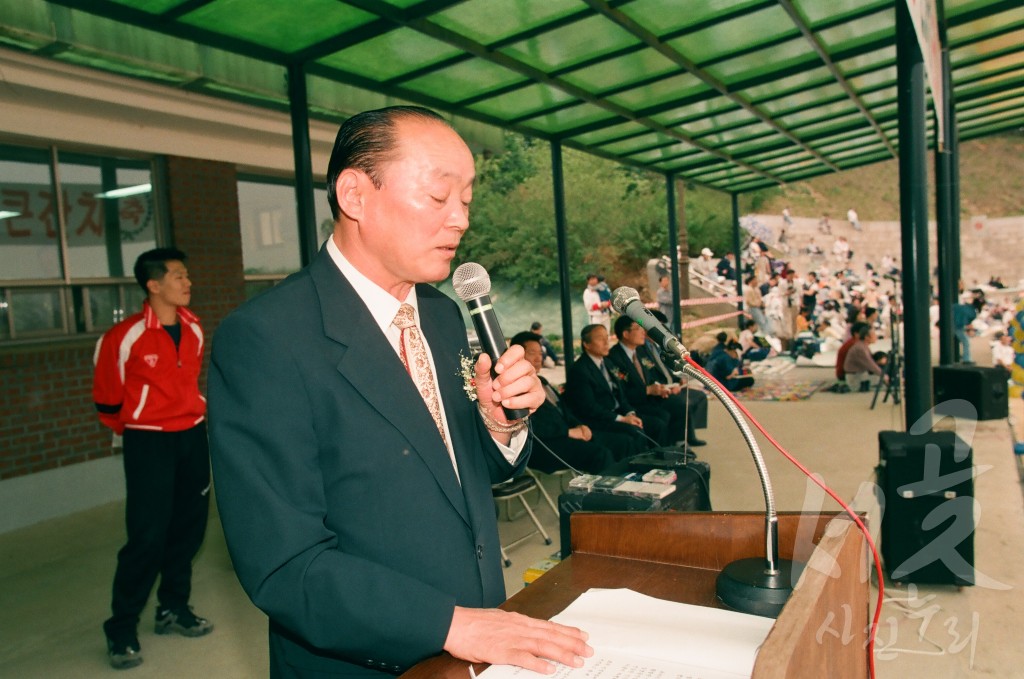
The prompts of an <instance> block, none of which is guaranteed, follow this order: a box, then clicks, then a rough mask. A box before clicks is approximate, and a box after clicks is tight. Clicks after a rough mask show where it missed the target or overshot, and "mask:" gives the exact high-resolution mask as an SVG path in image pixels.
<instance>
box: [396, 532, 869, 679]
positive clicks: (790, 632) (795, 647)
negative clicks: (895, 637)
mask: <svg viewBox="0 0 1024 679" xmlns="http://www.w3.org/2000/svg"><path fill="white" fill-rule="evenodd" d="M572 549H573V553H572V556H570V557H569V558H567V559H566V560H565V561H562V562H561V563H559V564H558V565H557V566H555V567H554V568H552V569H551V570H550V571H548V572H547V573H545V574H544V575H543V576H541V577H540V578H539V579H538V580H536V581H534V582H533V583H531V584H530V585H529V586H528V587H526V588H525V589H523V590H522V591H521V592H519V593H518V594H516V595H515V596H513V597H512V598H511V599H509V600H508V601H506V602H505V603H504V604H503V605H502V608H504V609H506V610H510V611H517V612H519V613H523V614H525V615H529V616H532V617H535V618H542V619H547V618H550V617H552V616H553V615H555V614H557V613H559V612H561V611H562V610H563V609H564V608H565V607H566V606H568V605H569V604H570V603H572V602H573V601H574V600H575V599H576V597H578V596H579V595H580V594H582V593H583V592H585V591H587V590H588V589H590V588H591V587H602V588H617V587H624V588H628V589H632V590H634V591H636V592H640V593H641V594H647V595H649V596H653V597H657V598H660V599H666V600H670V601H678V602H682V603H688V604H695V605H698V606H710V607H715V608H723V607H724V606H723V605H722V603H721V602H719V601H718V600H717V599H716V598H715V578H716V577H718V573H719V571H721V570H722V568H723V567H725V566H726V564H728V563H731V562H732V561H735V560H737V559H743V558H748V557H753V556H763V555H764V513H763V512H759V513H758V512H749V513H748V512H741V513H731V512H730V513H725V512H693V513H689V512H666V513H655V514H652V513H590V512H576V513H574V514H573V515H572ZM779 551H780V556H781V557H782V558H785V559H793V560H796V561H803V562H806V564H807V567H806V568H805V569H804V573H803V575H802V576H801V578H800V581H799V582H798V584H797V586H796V589H795V591H794V592H793V596H792V597H791V598H790V600H789V602H788V603H787V604H786V606H785V608H784V609H783V610H782V613H781V614H780V615H779V617H778V618H777V619H776V621H775V625H774V626H773V627H772V629H771V631H770V632H769V634H768V638H767V639H766V640H765V643H764V645H763V646H762V647H761V650H760V652H759V653H758V656H757V661H756V662H755V664H754V673H753V679H778V678H781V677H788V678H791V679H806V677H840V678H844V679H845V678H847V677H849V678H855V679H864V677H867V676H868V656H867V638H868V634H867V633H868V625H869V613H868V609H869V602H868V598H869V590H870V584H869V577H868V573H869V571H868V561H867V543H866V541H865V539H864V536H863V535H862V534H861V533H860V531H859V530H858V529H857V526H856V524H854V523H853V521H851V520H850V518H849V517H848V516H847V515H846V514H844V513H834V512H833V513H821V514H808V513H800V512H783V513H779ZM468 666H469V663H467V662H464V661H461V660H456V659H455V658H452V657H451V656H450V655H448V654H446V653H445V654H441V655H439V656H435V657H433V658H429V659H427V660H425V661H423V662H421V663H419V664H418V665H416V666H415V667H413V668H411V669H410V670H409V671H408V672H406V673H405V674H403V675H402V677H404V678H406V679H438V678H443V679H466V678H467V677H469V676H470V675H469V671H468ZM486 667H487V666H486V665H482V664H478V665H475V666H474V669H475V671H476V672H477V673H479V672H481V671H483V670H484V669H485V668H486Z"/></svg>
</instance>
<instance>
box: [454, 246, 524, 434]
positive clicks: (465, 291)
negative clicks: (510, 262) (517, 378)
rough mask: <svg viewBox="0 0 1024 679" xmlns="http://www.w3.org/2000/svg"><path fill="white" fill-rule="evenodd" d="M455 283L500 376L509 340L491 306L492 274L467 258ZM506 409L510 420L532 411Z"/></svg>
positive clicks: (456, 270) (460, 297)
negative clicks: (498, 367) (499, 369)
mask: <svg viewBox="0 0 1024 679" xmlns="http://www.w3.org/2000/svg"><path fill="white" fill-rule="evenodd" d="M452 286H453V287H454V288H455V294H456V295H458V296H459V299H461V300H462V301H463V302H465V303H466V308H467V309H469V317H470V318H472V319H473V327H474V328H476V334H477V337H478V338H479V339H480V348H482V349H483V350H484V353H486V354H487V355H488V356H490V357H491V377H492V378H494V377H497V376H498V374H497V373H496V372H494V364H495V363H497V361H498V357H499V356H501V355H502V354H503V353H505V350H506V349H508V344H506V343H505V335H504V334H502V332H501V327H499V326H498V317H497V316H495V315H494V307H493V306H491V297H490V292H491V277H490V276H489V275H488V274H487V269H485V268H483V267H482V266H480V265H479V264H477V263H476V262H466V263H465V264H462V265H460V266H459V268H457V269H455V273H454V274H453V275H452ZM503 410H504V411H505V417H506V418H508V419H509V420H519V419H522V418H524V417H526V416H527V415H529V414H530V411H529V409H528V408H515V409H510V408H503Z"/></svg>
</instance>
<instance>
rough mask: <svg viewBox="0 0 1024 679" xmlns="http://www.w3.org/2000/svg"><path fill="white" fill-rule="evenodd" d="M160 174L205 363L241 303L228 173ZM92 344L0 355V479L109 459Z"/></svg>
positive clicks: (188, 162) (197, 167)
mask: <svg viewBox="0 0 1024 679" xmlns="http://www.w3.org/2000/svg"><path fill="white" fill-rule="evenodd" d="M167 169H168V173H167V177H168V186H167V187H166V189H167V196H168V201H169V206H170V213H171V224H170V227H171V234H172V240H173V244H174V245H175V247H178V248H180V249H182V250H184V251H185V252H186V253H188V256H189V261H188V268H189V273H190V277H191V278H192V282H193V286H194V292H193V296H192V309H193V310H194V311H195V312H196V313H197V314H198V315H199V317H200V319H201V320H202V322H203V327H204V329H205V331H206V339H207V351H206V360H207V361H209V346H210V339H211V338H212V337H213V332H214V330H215V328H216V327H217V324H218V323H219V322H220V320H221V319H222V318H223V317H224V316H225V315H227V313H228V312H229V311H231V310H232V309H234V308H235V307H236V306H237V305H238V304H240V303H241V302H242V301H243V300H244V297H245V286H244V280H243V269H242V244H241V238H240V227H239V221H238V189H237V187H236V185H235V168H234V166H232V165H230V164H227V163H216V162H210V161H203V160H195V159H191V158H169V159H168V168H167ZM95 344H96V338H95V337H89V338H81V339H76V340H73V341H68V342H61V343H55V344H51V345H46V346H39V347H34V346H33V347H23V348H18V349H9V350H2V351H0V384H2V385H3V386H2V388H0V413H3V416H0V479H6V478H11V477H15V476H22V475H25V474H32V473H35V472H40V471H43V470H46V469H53V468H54V467H62V466H67V465H71V464H75V463H77V462H84V461H86V460H92V459H95V458H99V457H106V456H108V455H112V454H113V450H112V449H111V446H110V441H111V432H110V430H109V429H107V428H105V427H103V426H102V425H100V423H99V420H98V419H97V418H96V411H95V408H94V406H93V403H92V354H93V348H94V347H95ZM205 384H206V373H205V371H204V373H203V379H202V384H201V386H202V388H203V389H204V390H205Z"/></svg>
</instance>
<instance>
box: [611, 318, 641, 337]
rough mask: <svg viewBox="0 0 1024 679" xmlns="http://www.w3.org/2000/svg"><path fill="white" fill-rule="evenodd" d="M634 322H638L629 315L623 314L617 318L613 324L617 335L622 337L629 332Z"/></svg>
mask: <svg viewBox="0 0 1024 679" xmlns="http://www.w3.org/2000/svg"><path fill="white" fill-rule="evenodd" d="M634 323H636V321H634V320H633V319H632V318H630V317H629V316H625V315H623V316H619V317H618V318H616V319H615V325H614V326H613V329H614V330H615V336H616V337H618V338H619V339H622V336H623V335H625V334H626V333H627V332H629V329H630V328H632V327H633V324H634Z"/></svg>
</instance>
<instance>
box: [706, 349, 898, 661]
mask: <svg viewBox="0 0 1024 679" xmlns="http://www.w3.org/2000/svg"><path fill="white" fill-rule="evenodd" d="M686 362H687V363H689V364H690V365H691V366H693V368H694V369H695V370H697V371H698V372H700V373H702V374H704V375H706V376H707V377H708V378H710V379H711V380H712V381H713V382H714V383H715V384H717V385H718V386H719V387H721V388H722V391H723V392H725V394H727V395H728V396H729V400H730V401H732V402H733V403H735V404H736V406H737V407H738V408H739V409H740V410H741V411H742V412H743V414H744V415H746V417H747V419H748V420H749V421H750V423H751V424H753V425H754V427H756V428H757V430H758V431H759V432H761V434H763V435H764V437H765V438H766V439H768V441H769V442H770V443H771V444H772V445H773V446H775V449H776V450H778V451H779V452H780V453H782V455H783V457H785V458H786V459H787V460H789V461H790V462H792V463H793V464H794V465H796V468H797V469H799V470H800V471H802V472H803V473H804V474H805V475H806V476H807V478H809V479H810V480H811V481H814V483H815V484H816V485H817V486H818V487H819V488H821V489H822V490H824V491H825V492H826V493H828V495H829V497H831V498H832V499H833V500H835V501H836V502H838V503H839V506H840V507H842V508H843V511H845V512H846V513H847V514H848V515H849V516H850V518H851V519H853V521H854V523H856V524H857V527H858V528H860V531H861V532H862V533H863V534H864V538H865V539H866V540H867V541H868V546H869V547H871V556H872V558H873V559H874V561H875V573H876V574H877V575H878V601H877V602H876V603H875V615H874V617H873V618H872V620H871V631H870V632H869V633H868V668H869V670H870V671H871V677H872V679H874V678H875V637H876V636H877V633H878V621H879V619H880V618H881V616H882V599H883V597H884V596H885V578H884V577H883V576H882V560H881V558H879V556H878V550H877V549H876V548H875V541H874V540H872V539H871V533H870V532H869V531H868V529H867V526H865V525H864V522H863V521H861V520H860V517H859V516H857V514H856V513H855V512H854V511H853V510H852V509H850V506H849V505H847V504H846V503H845V502H843V501H842V500H841V499H839V496H838V495H836V493H835V491H833V490H832V489H831V488H829V487H828V486H826V485H825V484H824V482H822V481H819V480H818V479H817V478H816V477H815V476H814V475H813V474H812V473H811V471H810V470H809V469H807V467H805V466H803V465H802V464H800V461H799V460H797V459H796V458H795V457H793V456H792V455H790V454H789V453H788V452H786V450H785V449H784V448H783V447H782V446H781V445H780V444H779V442H778V441H776V440H775V439H774V438H773V437H772V435H771V434H769V433H768V432H767V431H765V429H764V427H762V426H761V423H760V422H758V421H757V420H756V419H755V418H754V416H753V415H751V414H750V411H749V410H747V409H746V408H745V407H744V406H743V404H742V403H740V402H739V401H738V400H737V399H736V397H735V396H733V394H732V392H731V391H729V390H728V389H726V388H725V386H724V385H723V384H722V383H721V382H719V381H718V380H716V379H715V378H714V377H712V376H711V374H710V373H709V372H708V371H706V370H704V368H703V367H701V366H700V365H699V364H698V363H697V362H696V361H694V360H693V358H691V357H690V356H689V355H687V357H686Z"/></svg>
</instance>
